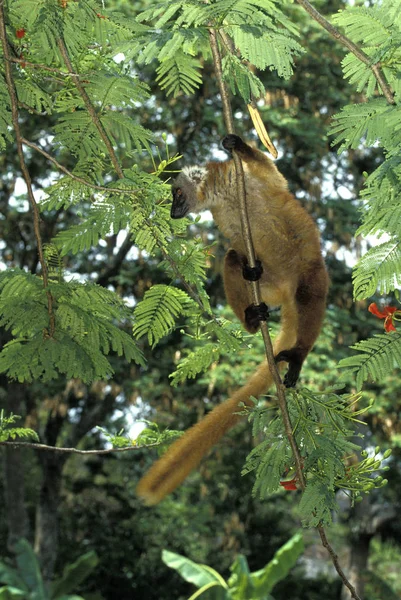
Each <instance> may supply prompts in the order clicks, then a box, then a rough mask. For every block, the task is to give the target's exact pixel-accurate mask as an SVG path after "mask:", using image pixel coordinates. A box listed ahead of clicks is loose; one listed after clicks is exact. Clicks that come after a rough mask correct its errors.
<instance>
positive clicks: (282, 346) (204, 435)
mask: <svg viewBox="0 0 401 600" xmlns="http://www.w3.org/2000/svg"><path fill="white" fill-rule="evenodd" d="M297 324H298V317H297V313H296V310H294V307H293V306H291V305H289V306H287V305H285V304H283V305H282V307H281V327H280V331H279V333H278V335H277V337H276V339H275V340H274V344H273V352H274V355H275V356H276V355H277V354H278V353H279V352H281V351H283V350H287V349H288V348H292V347H293V346H294V344H295V341H296V331H297ZM285 364H286V363H285V362H279V363H278V365H277V366H278V367H279V369H281V368H282V367H284V366H285ZM272 383H273V377H272V375H271V373H270V369H269V367H268V364H267V362H266V361H264V362H263V363H262V364H261V365H260V366H259V367H258V368H257V369H256V371H255V373H254V374H253V375H252V376H251V377H250V379H249V380H248V381H247V383H246V384H245V385H244V386H243V387H242V388H240V389H239V390H237V391H236V392H234V394H233V395H232V396H231V398H229V399H228V400H226V401H225V402H223V403H222V404H219V406H216V408H214V409H213V410H212V411H211V412H210V413H209V414H207V415H206V417H205V418H204V419H202V421H199V423H196V425H194V426H193V427H191V428H190V429H188V431H186V432H185V433H184V435H183V436H182V437H181V438H179V439H178V440H177V441H176V442H174V443H173V444H172V445H171V446H170V448H169V449H168V450H167V452H166V453H165V454H164V455H163V456H162V457H161V458H160V459H159V460H158V461H157V462H156V463H155V464H154V465H153V466H152V467H151V468H150V469H149V471H148V472H147V473H146V475H144V477H142V479H141V480H140V482H139V484H138V486H137V489H136V491H137V494H138V496H139V497H140V498H141V499H142V500H143V502H144V503H145V504H147V505H149V506H151V505H153V504H157V503H158V502H160V500H162V499H163V498H164V497H165V496H167V494H170V492H172V491H173V490H175V488H176V487H178V486H179V485H180V483H182V482H183V481H184V479H185V478H186V477H187V476H188V475H189V473H190V472H191V471H192V470H193V469H195V468H196V467H197V466H198V465H199V463H200V461H201V460H202V458H203V457H204V455H205V454H206V453H207V452H208V451H209V450H210V449H211V448H212V447H213V446H214V445H215V444H217V442H218V441H219V440H220V438H222V437H223V435H224V434H225V433H226V432H227V431H228V430H229V429H231V428H232V427H234V425H236V424H237V423H238V422H239V421H240V420H241V418H242V417H241V415H239V414H238V412H240V410H241V408H240V406H239V404H240V403H241V402H243V403H244V404H245V406H252V405H253V403H252V401H251V400H250V397H251V396H253V397H255V398H258V397H259V396H260V395H261V394H263V393H265V392H266V391H267V390H268V388H269V387H270V386H271V385H272Z"/></svg>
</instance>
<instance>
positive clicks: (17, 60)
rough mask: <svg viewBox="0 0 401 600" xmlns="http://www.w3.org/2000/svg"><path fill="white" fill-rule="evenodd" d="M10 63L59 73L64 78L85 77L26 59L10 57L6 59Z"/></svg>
mask: <svg viewBox="0 0 401 600" xmlns="http://www.w3.org/2000/svg"><path fill="white" fill-rule="evenodd" d="M6 60H9V61H10V62H13V63H16V64H20V65H23V66H24V67H32V69H40V70H41V71H49V72H50V73H57V75H62V76H63V77H71V76H74V77H83V75H82V74H81V75H79V74H78V73H69V72H67V71H61V70H60V69H56V68H55V67H48V66H47V65H41V64H39V63H33V62H29V61H27V60H25V59H24V58H15V57H10V58H6Z"/></svg>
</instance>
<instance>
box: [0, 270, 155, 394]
mask: <svg viewBox="0 0 401 600" xmlns="http://www.w3.org/2000/svg"><path fill="white" fill-rule="evenodd" d="M49 291H50V292H51V295H52V297H53V300H54V317H55V332H54V335H53V336H51V335H49V312H48V304H47V296H46V293H45V290H44V288H43V282H42V279H41V278H40V277H37V276H35V275H32V274H30V273H27V272H25V271H22V270H19V269H14V270H9V271H5V272H3V273H1V274H0V325H1V326H3V327H4V328H5V329H6V330H9V331H11V333H12V335H13V337H14V339H12V340H11V341H10V342H8V343H7V344H5V346H4V348H3V349H2V351H1V353H0V370H1V371H3V372H5V373H7V375H8V376H9V377H10V378H12V379H17V380H18V381H32V380H34V379H43V380H45V381H48V380H50V379H53V378H55V377H57V376H58V374H59V373H64V374H66V376H67V377H70V378H73V377H77V378H80V379H82V380H83V381H85V382H90V381H93V380H94V379H96V378H100V379H101V378H108V377H110V376H111V375H112V373H113V369H112V366H111V364H110V362H109V360H108V359H107V358H106V356H107V355H108V354H110V352H115V353H117V354H118V356H124V357H125V358H126V359H127V360H129V361H130V360H134V361H136V362H137V363H139V364H144V359H143V356H142V353H141V351H140V350H139V348H138V347H137V345H136V344H135V342H134V341H133V339H132V337H131V336H130V335H129V334H128V333H126V332H125V331H124V330H123V329H121V328H120V327H119V326H118V323H121V322H122V321H125V322H126V323H127V324H129V323H130V313H129V311H128V309H127V307H126V306H125V305H124V303H123V302H122V300H121V299H119V298H118V296H116V295H115V294H114V293H113V292H110V291H109V290H106V289H104V288H101V287H100V286H97V285H95V284H90V283H86V284H80V283H77V282H73V281H71V282H69V283H68V284H67V283H65V282H63V281H51V283H50V284H49Z"/></svg>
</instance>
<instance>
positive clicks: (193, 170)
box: [182, 166, 207, 185]
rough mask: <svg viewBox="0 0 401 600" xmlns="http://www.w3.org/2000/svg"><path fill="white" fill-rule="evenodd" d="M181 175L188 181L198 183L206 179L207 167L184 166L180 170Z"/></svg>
mask: <svg viewBox="0 0 401 600" xmlns="http://www.w3.org/2000/svg"><path fill="white" fill-rule="evenodd" d="M182 173H183V175H185V176H186V177H188V179H189V180H190V181H193V182H194V184H195V185H199V184H200V183H202V181H204V180H205V179H206V175H207V169H206V167H198V166H193V167H184V168H183V170H182Z"/></svg>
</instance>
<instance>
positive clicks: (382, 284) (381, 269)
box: [353, 239, 401, 300]
mask: <svg viewBox="0 0 401 600" xmlns="http://www.w3.org/2000/svg"><path fill="white" fill-rule="evenodd" d="M353 282H354V296H355V299H356V300H359V299H363V298H367V297H369V296H373V294H374V293H375V291H376V290H378V292H379V293H380V294H388V293H389V292H391V291H393V290H395V289H398V288H399V287H400V285H401V240H400V239H392V240H390V241H388V242H385V243H384V244H380V245H378V246H374V247H373V248H371V249H370V250H369V251H368V252H366V254H365V255H364V256H363V257H362V258H361V260H360V261H359V263H358V265H357V266H356V267H355V269H354V273H353Z"/></svg>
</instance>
